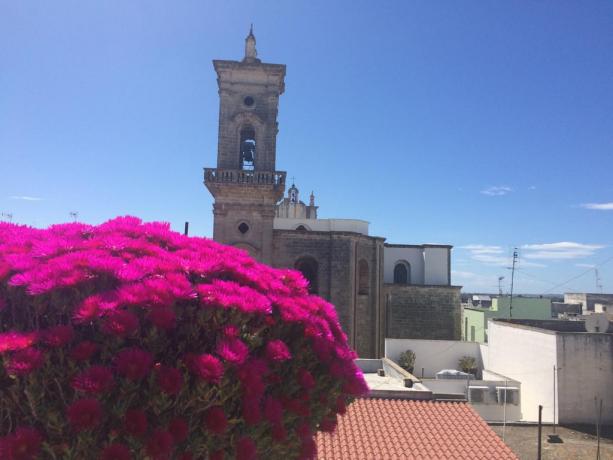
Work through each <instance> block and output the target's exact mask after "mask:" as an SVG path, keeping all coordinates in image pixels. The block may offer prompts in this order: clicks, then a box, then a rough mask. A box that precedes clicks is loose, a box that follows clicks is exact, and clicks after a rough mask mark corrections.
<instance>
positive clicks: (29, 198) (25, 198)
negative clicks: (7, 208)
mask: <svg viewBox="0 0 613 460" xmlns="http://www.w3.org/2000/svg"><path fill="white" fill-rule="evenodd" d="M9 198H10V199H11V200H23V201H41V200H42V198H39V197H37V196H26V195H13V196H11V197H9Z"/></svg>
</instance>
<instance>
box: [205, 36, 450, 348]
mask: <svg viewBox="0 0 613 460" xmlns="http://www.w3.org/2000/svg"><path fill="white" fill-rule="evenodd" d="M255 45H256V41H255V37H254V35H253V33H252V32H250V33H249V35H248V36H247V38H246V39H245V56H244V58H243V59H242V61H227V60H215V61H213V64H214V68H215V71H216V72H217V82H218V86H219V98H220V104H219V141H218V150H217V166H216V167H215V168H205V170H204V183H205V185H206V187H207V188H208V190H209V191H210V192H211V194H212V195H213V197H214V205H213V216H214V225H213V238H214V239H215V240H216V241H219V242H221V243H224V244H229V245H233V246H236V247H239V248H242V249H245V250H246V251H248V252H249V253H250V254H251V255H252V256H253V257H255V258H256V259H258V260H260V261H261V262H264V263H266V264H269V265H273V266H275V267H290V268H295V269H297V270H300V271H301V272H302V274H303V275H304V276H305V278H306V279H307V280H308V281H309V286H310V290H311V292H312V293H314V294H317V295H320V296H322V297H324V298H325V299H327V300H328V301H330V302H331V303H333V304H334V305H335V306H336V308H337V311H338V315H339V319H340V321H341V324H342V326H343V328H344V330H345V332H346V333H347V335H348V337H349V340H350V342H351V344H352V346H353V347H354V348H355V349H356V350H357V352H358V354H359V355H360V356H361V357H380V356H382V354H383V347H384V339H385V337H386V336H396V337H400V338H402V337H412V336H413V335H415V334H418V335H419V336H420V338H441V339H445V338H447V339H454V338H459V335H460V287H458V286H452V285H451V277H450V273H451V272H450V252H451V246H449V245H431V244H425V245H393V244H386V243H385V238H382V237H377V236H371V235H369V232H368V222H366V221H363V220H359V219H320V218H319V217H318V206H316V205H315V196H314V194H313V193H311V194H310V196H309V204H308V205H307V204H305V203H304V202H303V201H301V200H300V192H299V190H298V188H297V187H296V185H295V184H292V185H291V187H290V188H289V189H288V191H287V195H285V194H284V191H285V185H286V184H285V182H286V173H285V171H277V170H276V136H277V132H278V123H277V113H278V107H279V97H280V96H281V94H283V92H284V89H285V82H284V78H285V66H284V65H281V64H267V63H263V62H261V61H260V59H258V57H257V51H256V46H255ZM284 195H285V196H284Z"/></svg>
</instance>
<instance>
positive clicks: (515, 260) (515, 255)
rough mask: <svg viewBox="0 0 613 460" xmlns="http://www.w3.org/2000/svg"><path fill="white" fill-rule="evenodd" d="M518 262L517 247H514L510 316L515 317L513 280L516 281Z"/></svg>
mask: <svg viewBox="0 0 613 460" xmlns="http://www.w3.org/2000/svg"><path fill="white" fill-rule="evenodd" d="M516 262H517V248H513V268H512V269H511V299H510V300H509V318H511V319H512V318H513V282H514V281H515V263H516Z"/></svg>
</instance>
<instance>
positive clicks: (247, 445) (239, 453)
mask: <svg viewBox="0 0 613 460" xmlns="http://www.w3.org/2000/svg"><path fill="white" fill-rule="evenodd" d="M257 456H258V455H257V448H256V445H255V442H253V439H251V438H250V437H249V436H243V437H242V438H240V439H239V440H238V442H237V443H236V460H255V459H256V458H257Z"/></svg>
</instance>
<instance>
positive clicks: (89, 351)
mask: <svg viewBox="0 0 613 460" xmlns="http://www.w3.org/2000/svg"><path fill="white" fill-rule="evenodd" d="M96 351H98V345H96V344H95V343H94V342H90V341H89V340H84V341H82V342H79V343H78V344H77V346H75V347H74V348H73V349H72V350H71V352H70V357H71V358H72V359H74V360H75V361H87V360H88V359H90V358H91V357H92V356H93V355H94V353H96Z"/></svg>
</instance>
